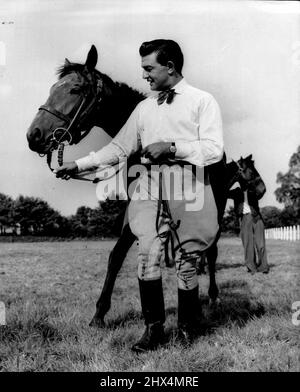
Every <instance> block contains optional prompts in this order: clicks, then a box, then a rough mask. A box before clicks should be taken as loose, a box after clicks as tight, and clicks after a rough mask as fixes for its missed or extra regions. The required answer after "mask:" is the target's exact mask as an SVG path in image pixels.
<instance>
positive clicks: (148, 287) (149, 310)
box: [132, 279, 165, 353]
mask: <svg viewBox="0 0 300 392" xmlns="http://www.w3.org/2000/svg"><path fill="white" fill-rule="evenodd" d="M139 286H140V296H141V305H142V313H143V316H144V319H145V324H146V329H145V332H144V334H143V336H142V337H141V339H140V340H139V341H138V342H137V343H135V344H134V345H133V346H132V350H133V351H135V352H137V353H141V352H145V351H149V350H155V349H156V348H157V347H158V346H159V345H160V344H162V343H163V341H164V336H165V335H164V326H163V324H164V322H165V304H164V297H163V288H162V280H161V279H158V280H148V281H147V280H140V279H139Z"/></svg>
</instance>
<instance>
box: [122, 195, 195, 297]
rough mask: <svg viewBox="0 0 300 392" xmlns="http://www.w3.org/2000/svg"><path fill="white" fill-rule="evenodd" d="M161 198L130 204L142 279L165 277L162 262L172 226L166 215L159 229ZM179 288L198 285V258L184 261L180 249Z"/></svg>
mask: <svg viewBox="0 0 300 392" xmlns="http://www.w3.org/2000/svg"><path fill="white" fill-rule="evenodd" d="M157 203H158V202H157V200H136V201H131V203H130V205H129V211H128V218H129V224H130V228H131V230H132V232H133V234H135V235H136V236H137V238H138V242H139V250H138V277H139V279H140V280H156V279H160V278H161V262H162V261H163V259H164V250H165V248H164V244H165V241H166V235H165V234H166V232H167V231H168V230H170V229H169V226H168V224H167V221H166V219H165V218H163V217H160V219H159V225H158V233H157V229H156V215H157ZM175 262H176V273H177V283H178V288H180V289H182V290H192V289H193V288H195V287H196V286H197V285H198V277H197V271H196V258H190V259H187V260H183V259H182V258H181V255H180V252H176V257H175Z"/></svg>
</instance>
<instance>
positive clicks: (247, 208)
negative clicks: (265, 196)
mask: <svg viewBox="0 0 300 392" xmlns="http://www.w3.org/2000/svg"><path fill="white" fill-rule="evenodd" d="M243 214H244V215H246V214H251V209H250V206H249V203H248V195H247V191H244V203H243Z"/></svg>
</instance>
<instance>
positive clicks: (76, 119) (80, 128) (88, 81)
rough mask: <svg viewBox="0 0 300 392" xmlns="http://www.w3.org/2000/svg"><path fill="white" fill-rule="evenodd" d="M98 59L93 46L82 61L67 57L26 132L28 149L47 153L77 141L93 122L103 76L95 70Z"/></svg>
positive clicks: (101, 96) (100, 94)
mask: <svg viewBox="0 0 300 392" xmlns="http://www.w3.org/2000/svg"><path fill="white" fill-rule="evenodd" d="M97 60H98V53H97V49H96V48H95V46H94V45H93V46H92V47H91V49H90V51H89V53H88V56H87V59H86V62H85V64H76V63H70V62H69V61H68V60H67V59H66V61H65V64H64V65H63V66H62V67H60V68H59V70H58V75H59V79H58V81H57V82H56V83H55V84H54V85H53V86H52V87H51V89H50V95H49V98H48V99H47V101H46V103H45V105H42V106H41V107H40V108H39V111H38V113H37V114H36V116H35V118H34V120H33V122H32V124H31V125H30V127H29V129H28V131H27V140H28V144H29V148H30V149H31V150H33V151H35V152H37V153H39V154H46V153H50V152H51V151H53V150H55V149H57V147H58V146H59V144H61V143H67V144H76V143H78V142H79V141H80V140H81V139H82V138H83V137H84V136H86V134H87V133H88V132H89V131H90V130H91V128H92V127H93V126H94V125H95V124H94V123H93V113H94V112H95V110H96V109H97V108H98V106H99V103H100V101H101V99H102V98H103V94H104V83H103V78H102V76H106V75H102V74H101V73H100V72H99V71H97V70H96V69H95V66H96V64H97Z"/></svg>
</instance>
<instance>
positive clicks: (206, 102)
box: [176, 94, 224, 166]
mask: <svg viewBox="0 0 300 392" xmlns="http://www.w3.org/2000/svg"><path fill="white" fill-rule="evenodd" d="M198 133H199V139H198V140H195V141H189V142H184V141H182V142H181V141H180V142H178V143H177V142H176V148H177V152H176V158H178V159H182V160H188V161H189V162H191V163H192V164H194V165H197V166H207V165H210V164H212V163H216V162H219V161H220V160H221V159H222V157H223V153H224V141H223V128H222V117H221V111H220V108H219V105H218V103H217V102H216V100H215V99H214V97H213V96H212V95H210V94H207V95H206V96H205V97H203V98H202V99H201V101H200V105H199V132H198Z"/></svg>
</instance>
